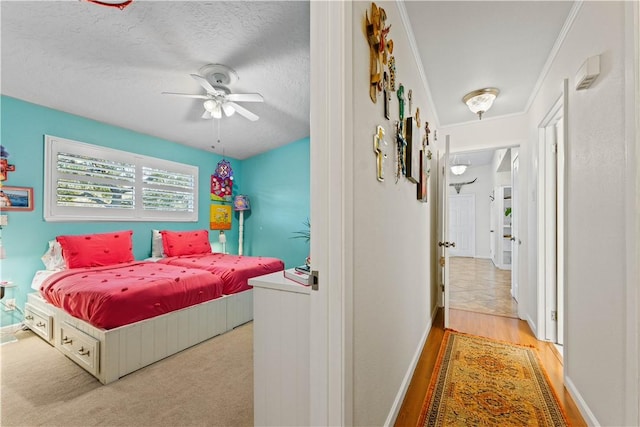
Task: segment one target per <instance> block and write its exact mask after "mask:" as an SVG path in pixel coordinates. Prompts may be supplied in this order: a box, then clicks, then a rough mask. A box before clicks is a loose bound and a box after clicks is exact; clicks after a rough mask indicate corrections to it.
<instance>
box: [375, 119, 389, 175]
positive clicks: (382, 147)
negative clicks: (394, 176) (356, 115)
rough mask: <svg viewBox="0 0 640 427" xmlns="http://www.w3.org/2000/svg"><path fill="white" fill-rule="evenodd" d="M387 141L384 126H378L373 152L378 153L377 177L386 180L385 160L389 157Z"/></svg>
mask: <svg viewBox="0 0 640 427" xmlns="http://www.w3.org/2000/svg"><path fill="white" fill-rule="evenodd" d="M386 148H387V141H385V140H384V128H383V127H382V126H378V127H377V128H376V133H375V135H373V152H374V153H375V154H376V177H377V179H378V181H384V161H385V159H386V158H387V149H386Z"/></svg>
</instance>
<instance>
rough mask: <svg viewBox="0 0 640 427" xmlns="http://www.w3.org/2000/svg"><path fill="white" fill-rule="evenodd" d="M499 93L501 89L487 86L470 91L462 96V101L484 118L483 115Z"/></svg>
mask: <svg viewBox="0 0 640 427" xmlns="http://www.w3.org/2000/svg"><path fill="white" fill-rule="evenodd" d="M499 93H500V91H499V90H498V89H496V88H494V87H486V88H484V89H478V90H474V91H472V92H469V93H468V94H466V95H465V96H464V97H463V98H462V102H464V103H465V104H467V107H469V110H471V112H472V113H474V114H477V115H478V118H479V119H480V120H482V115H483V114H484V113H485V112H487V110H489V108H491V106H492V105H493V101H495V99H496V98H497V97H498V94H499Z"/></svg>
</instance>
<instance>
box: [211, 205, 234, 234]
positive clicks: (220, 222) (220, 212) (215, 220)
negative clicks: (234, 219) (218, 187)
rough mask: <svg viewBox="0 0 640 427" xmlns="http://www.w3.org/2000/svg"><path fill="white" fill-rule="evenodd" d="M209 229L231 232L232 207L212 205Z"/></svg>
mask: <svg viewBox="0 0 640 427" xmlns="http://www.w3.org/2000/svg"><path fill="white" fill-rule="evenodd" d="M209 228H210V229H211V230H231V205H211V207H210V211H209Z"/></svg>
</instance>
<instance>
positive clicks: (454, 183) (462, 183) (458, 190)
mask: <svg viewBox="0 0 640 427" xmlns="http://www.w3.org/2000/svg"><path fill="white" fill-rule="evenodd" d="M477 180H478V178H476V179H474V180H473V181H469V182H452V183H450V184H449V185H450V186H452V187H453V188H455V189H456V194H460V189H461V188H462V186H463V185H467V184H473V183H474V182H476V181H477Z"/></svg>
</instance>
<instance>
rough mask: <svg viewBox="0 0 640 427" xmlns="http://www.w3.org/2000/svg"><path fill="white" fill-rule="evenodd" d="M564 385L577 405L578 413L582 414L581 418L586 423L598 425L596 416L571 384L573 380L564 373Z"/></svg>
mask: <svg viewBox="0 0 640 427" xmlns="http://www.w3.org/2000/svg"><path fill="white" fill-rule="evenodd" d="M564 386H565V387H566V388H567V390H568V391H569V394H570V395H571V397H572V398H573V401H574V402H575V404H576V406H577V407H578V410H579V411H580V414H581V415H582V418H584V420H585V421H586V423H587V425H589V426H600V425H601V424H600V423H599V422H598V420H597V419H596V416H595V415H593V412H591V409H589V405H587V402H585V401H584V399H583V398H582V395H581V394H580V392H578V389H577V388H576V386H575V384H573V381H571V378H569V377H568V376H566V375H565V377H564Z"/></svg>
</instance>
